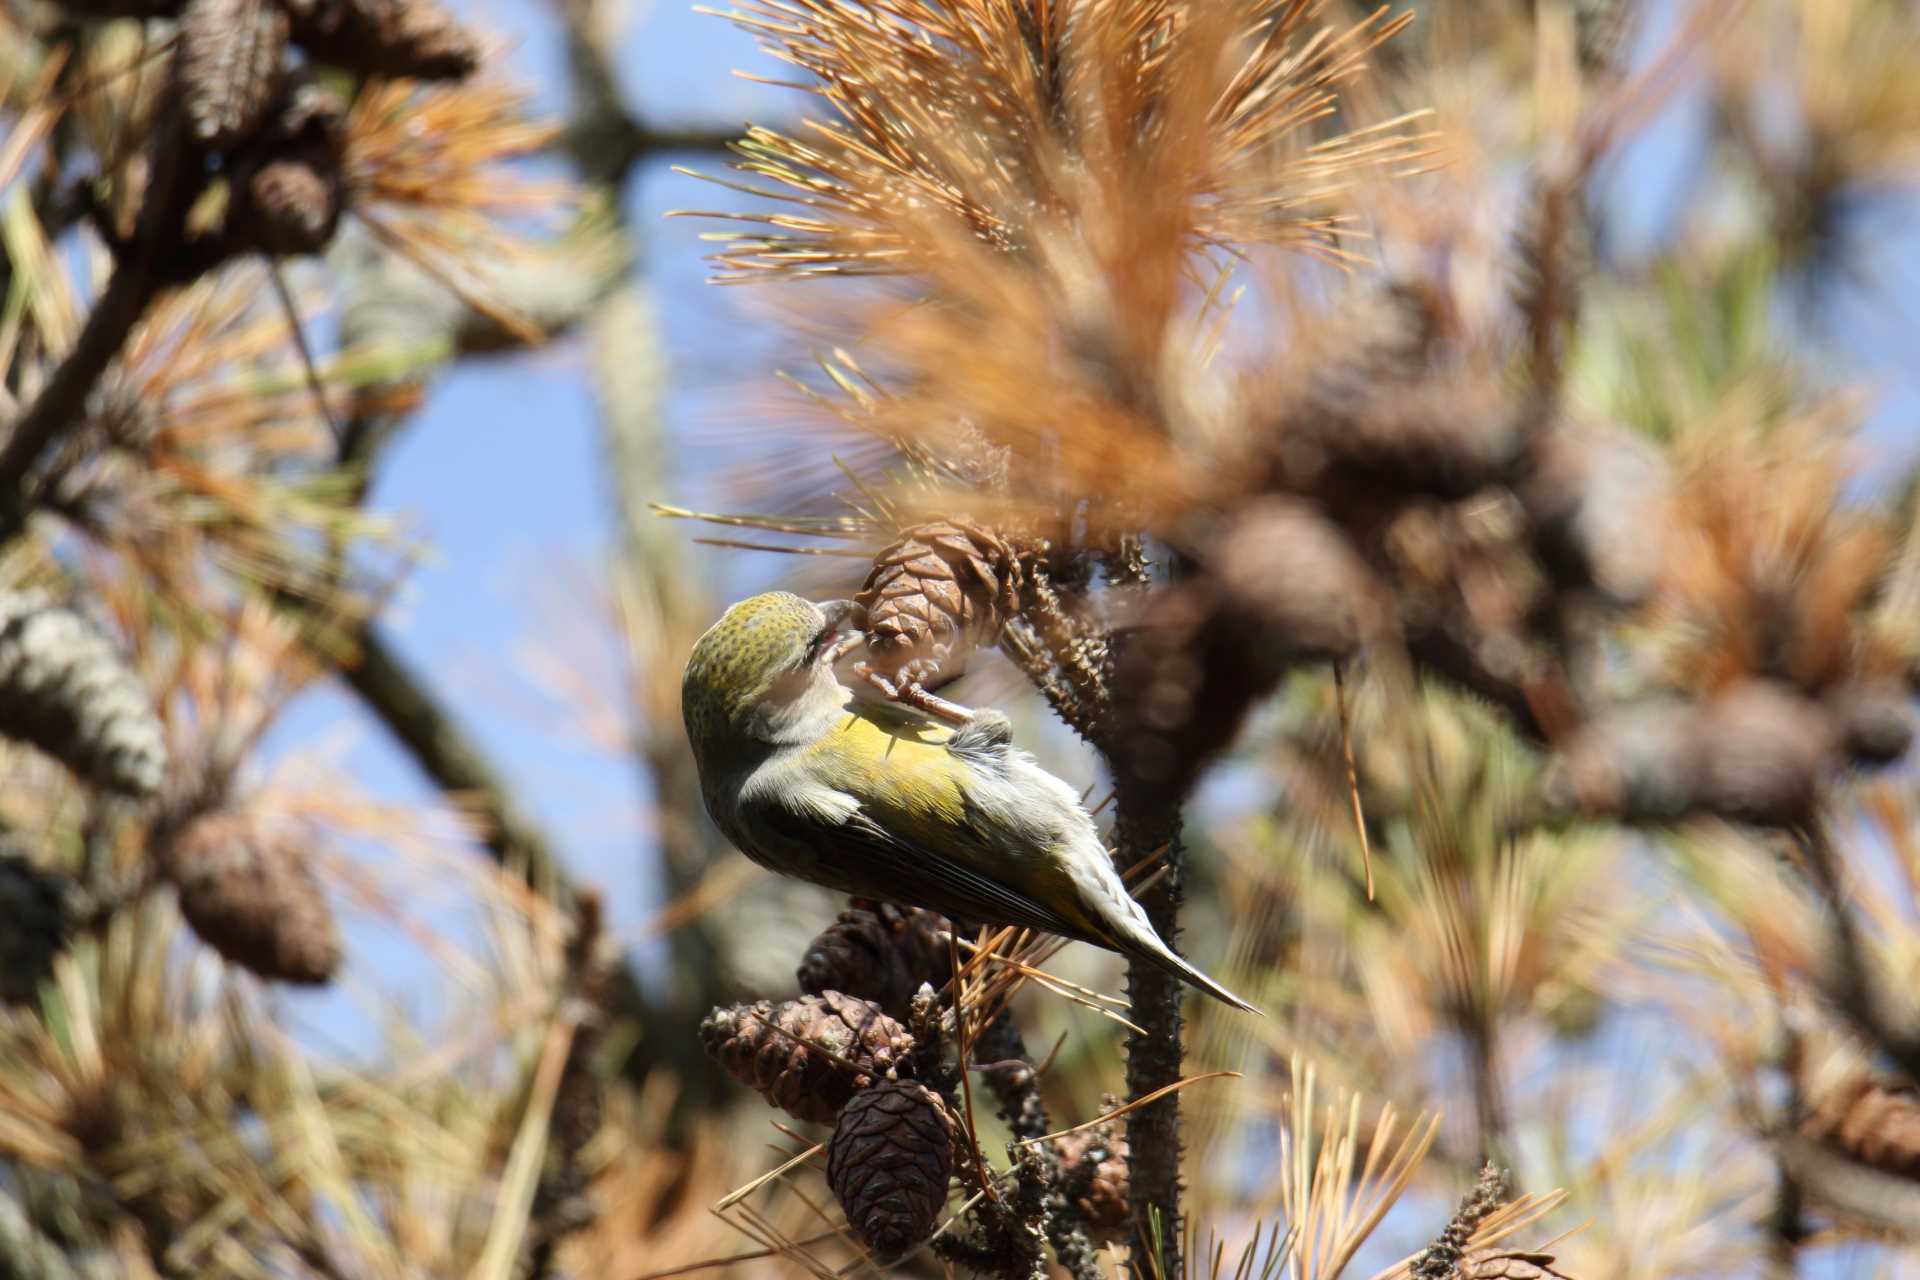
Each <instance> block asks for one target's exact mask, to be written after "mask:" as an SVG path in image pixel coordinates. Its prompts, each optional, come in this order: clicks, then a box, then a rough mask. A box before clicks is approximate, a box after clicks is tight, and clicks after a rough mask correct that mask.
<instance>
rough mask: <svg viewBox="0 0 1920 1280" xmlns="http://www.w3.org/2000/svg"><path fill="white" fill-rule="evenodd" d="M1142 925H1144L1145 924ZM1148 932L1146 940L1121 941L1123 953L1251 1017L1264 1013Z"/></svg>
mask: <svg viewBox="0 0 1920 1280" xmlns="http://www.w3.org/2000/svg"><path fill="white" fill-rule="evenodd" d="M1142 923H1144V921H1143V922H1142ZM1144 932H1145V935H1146V936H1144V937H1141V936H1139V935H1138V934H1136V935H1135V936H1133V937H1129V938H1124V939H1121V940H1120V950H1121V952H1122V953H1124V954H1126V955H1129V956H1137V957H1138V958H1140V959H1142V960H1145V961H1146V962H1148V963H1149V964H1152V965H1157V966H1158V967H1160V968H1162V969H1165V970H1166V971H1167V972H1168V973H1171V974H1172V975H1173V976H1174V977H1176V978H1178V979H1180V980H1181V981H1182V982H1184V983H1186V984H1187V985H1188V986H1191V987H1195V988H1197V989H1199V990H1201V991H1204V992H1206V993H1207V994H1208V995H1210V996H1212V997H1213V998H1214V999H1215V1000H1218V1001H1220V1003H1222V1004H1230V1005H1232V1006H1233V1007H1234V1008H1236V1009H1240V1010H1244V1011H1245V1012H1247V1013H1259V1012H1260V1010H1258V1009H1256V1008H1254V1007H1253V1005H1252V1004H1250V1003H1248V1002H1247V1001H1245V1000H1242V999H1241V998H1240V997H1239V996H1237V995H1235V994H1233V992H1231V991H1229V990H1227V989H1226V988H1225V987H1223V986H1221V985H1220V984H1219V983H1217V982H1215V981H1214V980H1213V979H1212V978H1209V977H1208V976H1207V975H1206V974H1204V973H1202V972H1200V971H1199V970H1198V969H1196V968H1194V967H1193V966H1192V965H1190V964H1188V963H1187V962H1186V961H1185V960H1183V959H1181V958H1180V957H1179V956H1178V955H1176V954H1174V951H1173V948H1171V947H1169V946H1168V945H1167V944H1166V943H1164V942H1162V941H1161V940H1160V936H1159V935H1158V934H1156V933H1154V932H1152V930H1151V929H1147V930H1145V931H1144Z"/></svg>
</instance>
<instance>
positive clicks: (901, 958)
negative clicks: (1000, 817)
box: [797, 898, 953, 1022]
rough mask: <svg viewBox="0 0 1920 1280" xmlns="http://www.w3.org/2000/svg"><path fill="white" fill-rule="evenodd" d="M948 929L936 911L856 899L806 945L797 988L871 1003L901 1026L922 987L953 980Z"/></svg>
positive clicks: (812, 993) (811, 992) (937, 985)
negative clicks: (842, 994)
mask: <svg viewBox="0 0 1920 1280" xmlns="http://www.w3.org/2000/svg"><path fill="white" fill-rule="evenodd" d="M950 927H951V926H949V925H948V923H947V918H946V917H945V916H943V915H941V914H939V913H938V912H935V911H928V910H925V909H924V908H921V907H896V906H894V905H893V904H892V903H887V902H872V901H869V900H868V899H866V898H855V899H854V900H853V901H852V903H851V904H850V905H849V906H848V907H847V909H846V910H845V911H842V912H841V913H840V915H839V918H838V919H836V920H835V921H834V922H833V923H832V924H830V925H828V926H827V928H826V929H825V930H824V931H823V932H822V933H821V934H820V935H819V936H818V937H816V938H815V939H814V940H813V941H812V942H811V943H810V944H808V946H807V954H806V956H805V957H804V958H803V959H802V960H801V961H800V969H799V972H798V975H797V976H798V977H799V980H800V989H801V990H802V991H805V992H807V993H809V994H811V995H821V994H823V993H825V992H828V991H840V992H845V993H846V994H847V995H851V996H858V997H860V998H861V999H864V1000H871V1001H873V1002H874V1003H876V1004H878V1005H879V1006H880V1007H881V1008H882V1009H884V1010H886V1011H887V1013H888V1014H890V1015H891V1016H893V1017H895V1018H897V1019H899V1020H900V1021H902V1022H905V1021H906V1020H907V1017H908V1014H909V1013H910V1012H911V1006H912V1003H913V997H914V993H916V992H917V991H919V990H920V984H921V983H923V982H930V983H932V984H933V985H934V986H935V987H939V986H941V985H943V984H944V983H945V982H946V981H947V979H948V978H950V977H952V976H953V965H952V959H951V955H950V953H949V952H948V950H947V931H948V929H949V928H950Z"/></svg>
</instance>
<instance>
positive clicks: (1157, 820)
mask: <svg viewBox="0 0 1920 1280" xmlns="http://www.w3.org/2000/svg"><path fill="white" fill-rule="evenodd" d="M1131 790H1132V789H1131V788H1129V787H1125V786H1122V787H1121V788H1120V789H1119V790H1118V792H1117V793H1116V797H1115V810H1116V817H1115V822H1114V844H1115V846H1116V848H1117V851H1118V859H1119V862H1120V865H1121V866H1123V867H1130V866H1134V865H1136V864H1138V863H1140V862H1142V861H1144V860H1146V859H1148V858H1151V857H1153V856H1154V854H1156V853H1159V854H1160V858H1161V862H1160V868H1161V870H1160V880H1159V881H1158V883H1156V884H1155V885H1154V886H1153V888H1152V889H1150V890H1148V891H1147V892H1146V893H1144V894H1141V895H1140V905H1141V906H1142V907H1144V908H1146V912H1147V919H1148V920H1150V921H1152V922H1153V927H1154V930H1155V932H1157V933H1158V934H1159V935H1160V936H1161V937H1162V938H1163V939H1165V940H1166V943H1167V945H1168V946H1169V947H1173V948H1176V949H1177V948H1178V946H1179V930H1180V904H1181V900H1182V897H1183V891H1184V888H1185V886H1184V884H1183V882H1182V881H1183V877H1182V870H1183V863H1184V862H1185V849H1184V848H1183V847H1182V845H1181V841H1180V809H1179V803H1178V801H1174V802H1172V803H1167V802H1164V801H1161V800H1159V799H1157V798H1156V799H1155V800H1154V801H1152V802H1151V803H1150V804H1147V805H1143V804H1141V803H1139V802H1138V801H1137V800H1135V799H1134V798H1133V796H1132V794H1131ZM1184 994H1185V988H1184V987H1183V986H1182V985H1181V983H1180V980H1179V979H1178V978H1176V977H1174V976H1173V975H1172V974H1171V973H1169V972H1168V971H1167V970H1165V969H1162V968H1159V967H1157V966H1155V965H1150V964H1146V963H1144V962H1142V961H1137V960H1135V961H1129V962H1128V965H1127V996H1128V998H1129V1000H1130V1001H1131V1002H1132V1003H1131V1007H1130V1008H1129V1009H1128V1012H1127V1017H1128V1019H1129V1020H1130V1021H1131V1022H1133V1024H1134V1025H1135V1026H1137V1027H1139V1028H1141V1030H1140V1031H1138V1032H1131V1033H1129V1034H1128V1036H1127V1096H1128V1097H1129V1098H1141V1097H1145V1096H1146V1095H1147V1094H1149V1093H1152V1092H1153V1091H1154V1090H1156V1089H1163V1088H1165V1087H1167V1086H1168V1085H1170V1084H1173V1083H1174V1082H1175V1081H1177V1080H1179V1079H1180V1062H1181V1058H1182V1056H1183V1054H1184V1050H1185V1046H1184V1041H1183V1037H1182V1024H1181V1017H1180V1001H1181V997H1182V996H1183V995H1184ZM1183 1139H1184V1130H1183V1126H1182V1125H1181V1122H1180V1095H1179V1094H1178V1093H1177V1092H1176V1093H1170V1094H1168V1095H1167V1096H1166V1097H1164V1098H1161V1099H1160V1100H1159V1101H1158V1102H1153V1103H1149V1104H1148V1105H1147V1106H1144V1107H1139V1108H1136V1109H1135V1110H1133V1111H1131V1112H1128V1113H1127V1146H1128V1156H1127V1179H1128V1186H1129V1187H1130V1188H1131V1191H1132V1196H1133V1232H1134V1236H1133V1259H1134V1266H1135V1268H1136V1270H1137V1271H1138V1272H1139V1273H1140V1274H1142V1275H1149V1274H1154V1273H1155V1271H1156V1268H1157V1274H1159V1275H1160V1276H1162V1277H1167V1278H1169V1280H1170V1278H1172V1277H1177V1276H1182V1275H1185V1274H1186V1272H1185V1269H1184V1267H1183V1265H1182V1258H1181V1231H1182V1226H1183V1223H1182V1219H1181V1214H1180V1197H1181V1189H1182V1188H1181V1181H1180V1161H1181V1156H1182V1154H1183V1152H1184V1150H1185V1143H1184V1140H1183ZM1156 1233H1157V1235H1158V1238H1159V1246H1160V1248H1159V1255H1158V1258H1157V1260H1156V1262H1154V1263H1150V1262H1149V1261H1148V1260H1149V1259H1150V1258H1152V1257H1153V1256H1154V1255H1153V1240H1154V1238H1155V1235H1156Z"/></svg>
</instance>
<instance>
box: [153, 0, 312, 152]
mask: <svg viewBox="0 0 1920 1280" xmlns="http://www.w3.org/2000/svg"><path fill="white" fill-rule="evenodd" d="M286 52H287V15H286V12H285V11H284V10H282V9H281V8H280V7H279V5H277V4H274V3H271V0H187V6H186V8H185V9H184V10H183V11H182V12H181V15H180V51H179V53H178V55H177V56H176V58H175V61H174V65H175V66H176V67H178V68H179V76H180V95H181V105H182V106H183V107H184V109H185V111H186V115H187V126H188V128H189V129H191V130H192V132H193V136H194V139H195V141H197V142H199V143H200V144H201V145H202V146H205V147H207V148H209V149H211V150H220V149H224V148H226V147H228V146H231V145H232V144H233V143H235V142H237V141H239V140H241V139H243V138H246V137H248V136H249V135H250V134H252V133H253V131H254V130H255V129H256V128H258V127H259V125H260V122H261V121H262V120H263V119H265V117H266V114H267V108H268V107H269V106H270V105H271V104H272V102H273V98H274V94H275V93H276V92H277V91H278V90H279V87H280V80H281V77H282V75H283V74H284V71H285V60H286Z"/></svg>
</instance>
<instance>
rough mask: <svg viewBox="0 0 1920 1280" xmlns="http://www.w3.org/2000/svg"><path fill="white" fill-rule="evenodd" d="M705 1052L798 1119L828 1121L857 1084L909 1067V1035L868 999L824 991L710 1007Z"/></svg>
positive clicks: (887, 1077)
mask: <svg viewBox="0 0 1920 1280" xmlns="http://www.w3.org/2000/svg"><path fill="white" fill-rule="evenodd" d="M700 1039H701V1041H702V1042H703V1043H704V1044H705V1045H706V1047H707V1052H708V1053H709V1054H710V1055H711V1056H712V1057H713V1059H714V1060H715V1061H716V1062H718V1063H719V1064H720V1065H721V1066H722V1067H724V1068H726V1071H727V1073H728V1074H729V1075H731V1076H732V1077H733V1078H734V1079H736V1080H738V1081H739V1082H740V1083H741V1084H744V1085H747V1086H749V1087H751V1088H753V1089H756V1090H758V1091H759V1092H760V1093H762V1094H763V1095H765V1097H766V1099H767V1101H768V1102H771V1103H772V1104H773V1105H774V1106H776V1107H779V1108H780V1109H781V1110H783V1111H785V1112H786V1113H787V1114H789V1115H791V1116H793V1117H794V1118H795V1119H799V1120H811V1121H815V1122H818V1123H822V1124H825V1123H830V1122H831V1121H832V1120H833V1118H834V1117H835V1116H836V1115H838V1114H839V1113H840V1110H841V1108H843V1107H845V1106H846V1105H847V1103H848V1100H849V1099H851V1098H853V1097H854V1096H856V1095H857V1094H858V1093H859V1092H860V1091H861V1090H863V1089H866V1088H868V1087H869V1086H872V1085H875V1084H876V1083H878V1082H882V1081H886V1080H892V1079H894V1078H895V1077H896V1076H897V1075H901V1074H907V1075H910V1074H912V1072H913V1062H912V1054H913V1036H912V1035H911V1034H909V1033H908V1031H907V1029H906V1028H905V1027H903V1026H901V1025H900V1023H899V1022H898V1021H896V1020H895V1019H893V1018H891V1017H889V1016H888V1015H887V1013H886V1012H885V1011H884V1010H882V1009H881V1007H880V1006H879V1005H877V1004H875V1003H874V1002H873V1001H871V1000H862V999H859V998H857V997H855V996H849V995H843V994H841V993H840V992H838V991H827V992H824V993H822V994H820V995H808V996H802V997H800V998H799V999H798V1000H788V1001H785V1002H783V1003H781V1004H777V1005H776V1004H774V1003H772V1002H771V1001H768V1000H762V1001H759V1002H758V1003H756V1004H750V1005H749V1004H737V1005H733V1006H730V1007H728V1008H724V1009H715V1010H714V1011H713V1012H712V1013H711V1014H709V1015H708V1016H707V1018H706V1020H705V1021H704V1022H702V1023H701V1024H700Z"/></svg>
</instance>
